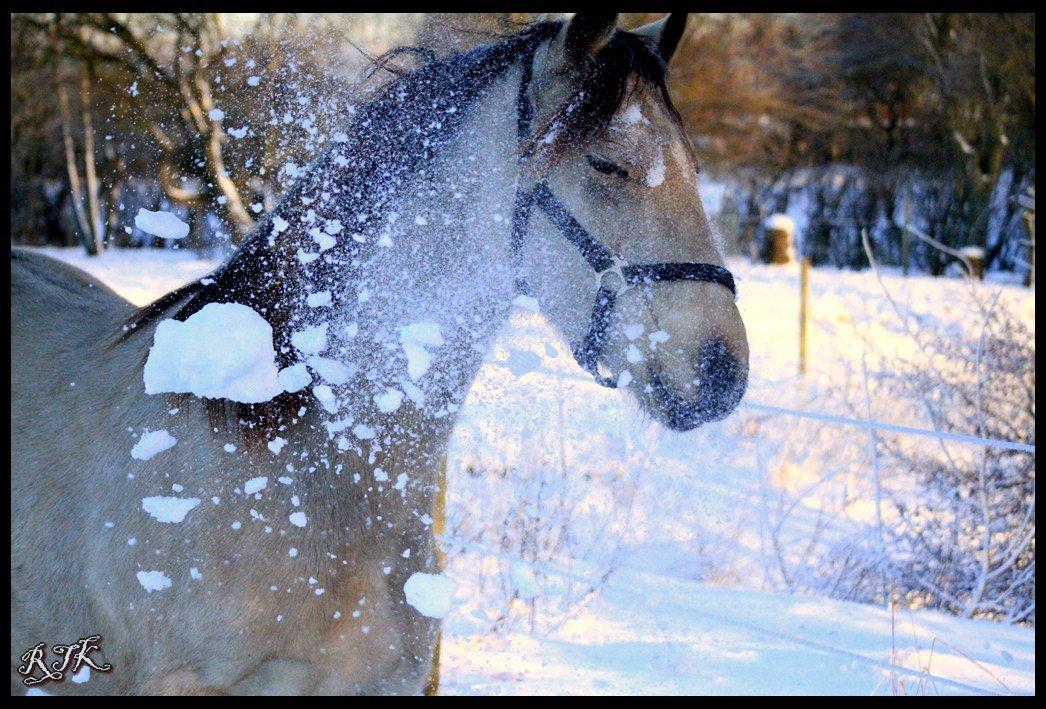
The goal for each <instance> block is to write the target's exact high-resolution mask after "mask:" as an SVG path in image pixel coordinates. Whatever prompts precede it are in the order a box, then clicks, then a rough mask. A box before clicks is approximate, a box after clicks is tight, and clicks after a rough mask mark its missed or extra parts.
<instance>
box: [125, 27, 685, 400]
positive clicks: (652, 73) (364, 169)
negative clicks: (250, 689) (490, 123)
mask: <svg viewBox="0 0 1046 709" xmlns="http://www.w3.org/2000/svg"><path fill="white" fill-rule="evenodd" d="M562 26H563V23H562V22H560V21H553V22H539V23H535V24H532V25H530V26H528V27H527V28H525V29H523V30H522V31H520V32H517V33H515V34H510V35H507V36H505V37H503V38H502V39H501V40H499V41H497V42H495V43H492V44H488V45H483V46H480V47H477V48H475V49H472V50H470V51H467V52H461V53H456V54H452V55H450V56H447V57H445V58H443V59H437V58H436V57H435V54H434V53H433V52H432V51H431V50H428V49H426V48H418V47H407V48H403V47H401V48H399V49H395V50H392V51H391V52H389V53H387V54H385V55H383V56H382V57H379V58H378V59H376V60H375V64H374V67H375V68H377V69H380V68H385V67H387V65H388V60H389V59H391V58H392V57H394V56H397V55H401V54H404V53H408V52H409V53H412V54H413V55H415V56H418V57H421V58H423V59H426V60H427V61H426V62H425V63H423V64H422V65H421V66H419V67H418V68H416V69H413V70H410V71H406V72H402V73H401V72H399V71H395V72H393V73H394V74H396V77H395V78H394V79H392V80H391V81H389V82H388V83H387V84H385V85H384V86H382V87H381V88H380V89H379V90H378V91H377V92H376V93H375V95H374V97H373V98H371V99H370V100H368V101H367V102H366V103H363V104H362V105H360V106H359V107H358V108H357V110H356V112H355V114H354V116H353V117H352V118H351V119H350V120H349V122H348V125H347V126H346V128H345V131H344V135H345V137H346V140H344V141H343V142H331V143H330V144H329V145H328V146H327V147H326V148H325V149H324V151H323V153H322V154H321V155H320V156H319V157H318V158H317V159H316V160H315V162H314V163H313V164H312V165H311V166H310V167H309V168H308V169H307V170H306V171H305V174H304V175H303V177H301V178H300V179H299V180H298V181H297V182H296V183H295V184H294V185H293V186H292V188H291V189H290V190H289V192H288V193H287V194H286V195H285V196H284V197H283V198H282V199H281V200H280V202H279V204H278V205H277V207H276V209H275V210H273V211H272V212H271V213H269V214H268V215H266V216H265V217H264V218H263V219H262V220H261V221H260V222H259V223H258V224H257V225H256V226H255V228H254V230H253V231H252V232H251V233H250V234H249V235H248V236H247V238H246V239H245V240H244V243H243V244H242V246H241V247H240V248H239V250H238V251H237V252H236V253H234V254H233V255H232V257H231V258H230V259H229V260H227V261H226V262H225V263H224V264H222V265H221V266H220V267H218V269H217V270H215V271H214V272H213V273H211V274H209V275H208V276H207V277H204V278H201V279H199V280H197V281H193V282H192V283H189V284H187V285H185V286H183V287H182V288H179V289H178V290H175V291H172V292H171V293H168V294H167V295H165V296H162V297H161V298H159V299H157V300H156V301H155V302H153V303H151V304H149V305H146V306H144V307H142V308H140V309H138V310H137V311H135V312H134V313H133V314H132V315H131V317H130V318H129V319H128V320H127V321H126V322H125V323H124V324H123V327H122V329H121V331H120V332H119V333H117V341H120V340H123V339H126V338H127V337H131V336H133V334H134V333H136V332H140V331H141V330H144V329H148V328H147V326H148V325H149V324H150V323H152V322H154V321H155V320H157V319H159V318H160V317H164V316H166V317H173V318H175V319H177V320H184V319H186V318H188V317H189V316H191V315H192V314H193V313H196V312H197V311H199V310H200V309H201V308H203V307H204V306H205V305H207V304H208V303H241V304H244V305H248V306H250V307H252V308H254V309H255V310H256V311H258V312H259V313H260V314H261V315H262V316H263V317H265V319H266V320H267V321H268V322H269V323H270V325H271V326H272V328H273V333H274V337H275V339H276V342H275V345H276V351H277V352H278V353H279V357H280V360H281V361H280V366H281V367H283V366H288V365H289V364H292V363H293V360H294V350H293V348H292V347H291V343H290V334H291V332H292V331H293V330H294V329H296V328H298V327H300V326H301V324H302V318H303V317H304V315H305V313H304V311H305V310H306V309H305V308H303V301H304V297H303V295H302V294H300V293H294V292H292V291H293V289H292V288H288V287H287V284H289V283H306V282H313V283H323V284H324V286H323V287H324V288H325V289H326V288H329V289H330V290H331V293H332V297H333V299H334V304H335V305H337V304H338V302H339V300H340V299H344V298H346V297H349V291H351V289H350V288H347V287H345V288H340V287H337V286H338V284H344V283H347V282H349V281H350V280H351V279H352V278H353V277H354V275H355V264H356V263H357V262H358V261H359V258H358V257H359V256H360V254H361V252H362V251H363V250H364V249H368V248H373V247H371V246H369V245H368V243H367V242H370V243H373V241H374V239H373V238H365V239H364V240H363V243H360V242H359V241H357V240H355V239H352V238H348V237H349V235H352V234H356V235H362V236H364V237H370V236H372V235H373V234H374V232H376V231H377V230H378V229H379V228H380V227H381V225H382V224H383V222H384V218H385V215H386V213H387V211H388V210H389V208H390V207H391V206H392V205H394V204H395V202H396V198H397V197H398V196H399V195H400V194H401V192H402V190H403V189H404V188H405V187H407V186H408V185H410V184H411V183H412V182H413V181H415V180H418V179H425V178H429V177H431V175H430V171H429V168H430V167H431V165H432V164H433V162H434V160H435V158H436V157H437V156H438V155H439V154H440V151H441V149H442V148H444V147H445V146H446V145H447V144H448V143H450V142H451V140H452V139H453V138H454V137H455V136H456V134H457V130H458V128H459V127H460V126H461V124H462V123H463V121H464V119H465V118H466V117H467V116H468V114H469V110H470V109H471V108H472V106H473V105H474V104H475V102H476V99H477V97H478V96H479V95H480V94H481V93H482V91H483V90H484V89H485V88H487V87H489V86H490V85H491V84H492V83H493V82H494V81H496V80H497V79H498V78H499V77H501V76H503V75H504V74H505V72H506V71H508V70H509V69H510V68H511V67H513V66H515V65H516V64H518V63H520V62H521V61H524V60H525V61H532V60H533V56H534V52H535V51H536V50H537V48H538V47H539V46H540V45H541V44H542V43H544V42H546V41H550V40H552V39H553V38H555V37H556V36H557V35H558V34H559V32H560V30H561V29H562ZM633 77H636V78H639V79H642V80H644V81H646V82H647V83H649V84H652V85H654V86H655V87H658V88H659V89H660V92H661V95H662V98H663V99H664V101H665V104H666V106H668V107H669V109H670V111H671V112H672V114H673V116H675V117H676V118H677V120H678V114H676V113H675V109H674V108H673V107H672V104H671V101H670V100H669V98H668V90H667V88H666V85H665V64H664V60H663V59H662V58H661V56H660V54H659V53H658V50H657V48H656V45H655V44H654V43H653V42H651V41H649V40H647V39H646V38H642V37H640V36H638V35H634V34H630V33H628V32H624V31H617V32H615V33H614V34H613V35H612V37H611V39H610V40H609V41H608V42H607V44H606V45H605V46H604V47H603V48H602V49H601V50H600V51H599V52H598V53H597V54H596V55H595V56H594V57H592V58H589V59H586V60H584V61H583V62H582V63H581V65H580V66H579V68H578V76H577V77H576V80H575V83H576V85H577V87H578V91H577V92H576V94H575V95H574V96H573V97H572V98H571V100H570V101H569V103H570V108H569V109H568V110H567V106H566V104H565V105H564V106H563V107H562V110H560V111H559V112H557V113H556V116H555V121H556V122H557V125H556V132H555V139H554V140H551V141H548V142H549V143H550V145H548V146H547V149H549V150H550V152H551V153H553V154H557V153H561V152H562V151H564V150H566V149H568V148H570V147H573V146H576V145H578V144H583V143H584V142H585V141H587V140H588V139H589V138H590V137H591V136H593V135H595V134H596V133H598V132H599V131H600V130H602V129H603V128H604V127H605V126H606V124H607V123H608V122H609V120H610V118H611V117H612V116H613V115H614V113H615V112H616V111H617V110H618V108H619V107H620V105H621V103H622V101H624V99H625V97H626V93H627V92H628V89H629V86H630V85H633V82H632V81H631V80H632V78H633ZM538 128H539V127H538ZM310 213H311V218H310ZM330 220H337V221H339V222H340V223H341V225H342V227H343V228H344V231H343V232H341V236H340V238H338V240H337V243H336V245H335V246H334V247H333V248H331V249H329V250H327V251H325V252H323V255H322V257H321V258H320V259H319V260H317V261H315V262H314V263H313V264H312V265H311V266H310V269H309V271H310V272H309V273H308V274H306V270H305V266H304V265H303V264H302V263H301V261H300V260H299V259H298V258H297V256H296V254H297V253H298V252H299V250H304V251H313V250H315V246H316V244H315V242H314V241H313V238H312V236H311V235H310V233H309V232H310V229H312V230H313V231H314V230H315V228H316V227H317V226H319V227H322V226H323V225H324V224H325V223H327V222H329V221H330ZM277 225H279V226H280V227H283V229H284V231H282V232H279V230H278V229H277ZM277 232H279V233H277ZM175 307H177V310H175V311H174V312H173V315H167V313H168V312H169V311H171V310H172V309H174V308H175ZM278 398H282V397H278ZM252 408H256V407H252Z"/></svg>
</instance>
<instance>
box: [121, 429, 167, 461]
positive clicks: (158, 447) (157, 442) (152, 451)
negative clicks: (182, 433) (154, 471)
mask: <svg viewBox="0 0 1046 709" xmlns="http://www.w3.org/2000/svg"><path fill="white" fill-rule="evenodd" d="M177 442H178V439H177V438H175V437H174V436H172V435H171V434H169V433H168V432H167V429H165V428H163V429H160V430H159V431H147V432H145V433H143V434H142V437H141V438H139V439H138V442H137V443H135V444H134V446H133V447H132V448H131V457H132V458H134V459H135V460H152V458H153V456H155V455H156V454H157V453H162V452H163V451H165V450H167V449H168V448H171V447H172V446H174V444H175V443H177Z"/></svg>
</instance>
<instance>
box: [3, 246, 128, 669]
mask: <svg viewBox="0 0 1046 709" xmlns="http://www.w3.org/2000/svg"><path fill="white" fill-rule="evenodd" d="M132 310H133V307H132V306H131V304H130V303H128V302H127V301H126V300H124V299H123V298H121V297H120V296H119V295H117V294H116V293H115V292H114V291H112V290H111V289H110V288H109V287H107V286H106V285H104V284H103V283H102V282H101V281H99V280H97V279H96V278H93V277H92V276H90V275H88V274H87V273H85V272H83V271H81V270H79V269H77V268H74V267H72V266H69V265H67V264H65V263H62V262H61V261H58V260H56V259H53V258H49V257H47V256H43V255H41V254H38V253H34V252H32V251H28V250H23V249H12V251H11V546H12V558H11V621H12V650H13V651H14V650H18V651H20V652H24V651H25V650H28V649H29V648H30V647H32V645H33V644H35V643H36V642H39V641H40V640H46V641H50V642H65V641H74V640H76V639H77V638H76V637H66V636H67V635H69V633H71V632H76V631H79V630H84V631H87V632H92V631H91V628H90V627H89V624H88V622H87V618H86V608H85V603H84V601H83V599H82V596H81V594H80V592H81V591H82V584H83V570H82V568H81V567H82V563H83V559H82V558H80V553H78V552H79V550H82V549H84V548H85V537H84V535H85V534H87V533H88V532H87V530H86V528H85V518H86V514H85V512H86V506H87V505H89V504H90V502H89V500H90V494H91V488H90V485H89V484H87V483H88V481H86V480H84V479H83V478H84V477H85V476H89V475H90V473H88V472H86V470H90V469H91V467H92V466H91V465H90V463H91V462H92V459H93V458H94V457H96V456H97V452H96V451H95V450H93V449H95V448H97V447H99V442H98V440H97V439H98V438H99V435H98V431H99V430H103V429H104V426H105V423H104V422H105V420H106V419H107V418H109V411H108V409H107V406H108V405H109V404H110V402H111V401H112V400H113V398H114V397H113V396H112V394H113V390H114V389H115V388H116V387H117V386H118V384H117V383H116V382H115V381H113V380H114V379H116V377H115V376H114V373H115V371H116V370H117V369H119V368H121V367H123V365H124V364H125V360H126V357H125V356H123V353H117V352H115V351H113V349H112V348H111V343H112V342H113V341H114V337H115V335H114V333H116V332H118V331H119V327H120V322H121V320H122V319H124V318H126V317H128V316H129V315H130V313H131V312H132ZM106 381H109V382H111V385H109V386H107V385H106ZM110 387H111V388H110ZM38 635H40V637H37V636H38ZM77 637H79V636H77ZM27 643H28V644H27ZM14 686H15V683H14V682H13V683H12V689H13V688H14Z"/></svg>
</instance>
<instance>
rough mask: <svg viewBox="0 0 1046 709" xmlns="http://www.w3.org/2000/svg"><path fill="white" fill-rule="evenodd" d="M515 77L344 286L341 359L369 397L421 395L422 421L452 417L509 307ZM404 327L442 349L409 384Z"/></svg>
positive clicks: (481, 108)
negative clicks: (346, 340) (362, 377)
mask: <svg viewBox="0 0 1046 709" xmlns="http://www.w3.org/2000/svg"><path fill="white" fill-rule="evenodd" d="M517 74H518V72H516V71H511V72H508V74H507V75H506V77H505V78H504V79H502V80H500V81H498V82H496V84H495V85H494V86H492V87H491V88H490V89H488V90H487V91H486V92H485V93H484V95H483V96H482V97H481V98H479V99H478V100H477V104H476V105H475V106H474V108H473V110H472V116H471V117H470V119H469V120H467V121H466V122H465V124H464V125H462V126H461V128H460V130H459V133H458V136H457V137H456V138H455V140H454V141H453V142H452V143H451V144H449V145H448V146H447V147H446V148H445V149H444V150H443V151H442V154H441V155H440V156H439V157H438V158H437V159H436V160H435V161H434V163H433V165H432V167H431V169H430V170H429V171H428V174H426V175H424V176H423V177H424V179H419V180H418V181H417V183H416V186H415V187H413V188H412V189H409V190H408V191H407V192H406V193H405V194H404V195H403V199H402V200H401V201H400V202H399V203H398V204H397V205H395V206H394V207H392V208H391V209H390V211H389V214H388V216H387V218H386V220H385V223H384V225H383V227H382V228H381V229H380V230H379V233H378V236H379V240H378V245H377V246H376V247H375V248H374V249H373V250H372V251H371V252H370V254H369V255H368V256H367V257H365V258H364V259H363V262H362V263H361V264H360V269H359V271H358V273H359V276H358V278H356V279H354V280H353V282H352V283H350V284H349V285H348V287H349V289H350V290H355V296H356V297H355V298H349V299H348V300H349V301H350V302H351V303H352V305H351V306H350V307H347V308H346V310H345V312H344V314H343V316H344V319H345V323H346V325H348V326H349V327H350V328H355V329H358V334H357V335H356V338H355V340H354V342H353V346H351V347H350V348H348V349H347V350H346V356H347V357H348V358H349V359H350V360H351V363H352V364H353V365H355V366H359V367H361V369H362V370H363V371H365V372H367V373H368V374H367V377H366V381H367V382H368V383H369V384H371V385H373V388H375V389H378V390H380V391H383V390H384V388H385V387H386V386H389V385H393V384H394V383H396V382H401V383H403V382H406V384H405V386H407V387H409V386H410V385H411V384H413V385H415V386H420V387H421V388H422V389H423V390H424V393H425V395H426V396H425V405H424V410H425V411H428V412H430V413H435V414H439V415H445V413H446V410H447V407H448V406H450V409H451V411H453V410H454V409H456V404H457V403H459V402H460V400H461V399H462V398H463V397H464V394H465V392H466V391H467V389H468V386H469V385H470V384H471V382H472V379H473V378H474V376H475V374H476V371H477V369H478V367H479V364H480V362H481V359H482V356H483V355H484V354H485V353H486V351H487V349H488V348H489V344H490V341H491V339H492V338H493V335H494V334H495V332H496V331H497V329H498V327H499V326H500V325H501V324H502V322H503V321H504V319H505V317H506V315H507V312H508V309H509V303H510V301H511V299H512V295H513V293H512V288H513V285H512V284H513V280H512V261H511V253H510V246H509V234H510V229H511V218H512V208H513V200H514V196H515V180H516V175H517V172H518V170H517V166H516V164H515V160H514V155H515V147H516V144H515V112H514V104H513V102H512V101H511V100H507V99H506V96H513V95H514V92H513V91H511V90H507V86H508V85H511V86H514V85H515V83H514V82H518V76H517ZM361 301H362V302H361ZM412 324H413V325H417V326H418V327H422V328H423V329H426V330H427V331H428V332H430V333H431V332H434V331H435V330H436V329H437V328H438V331H439V334H440V336H441V337H442V339H443V344H442V345H438V346H427V347H426V349H428V351H429V352H430V353H431V355H432V361H431V365H430V366H429V367H428V370H427V371H426V372H425V373H424V374H423V375H421V376H418V377H416V378H415V377H413V376H411V374H410V372H409V371H407V359H406V353H405V351H404V350H405V347H404V342H403V337H402V332H403V328H404V327H408V326H411V325H412ZM418 324H423V325H418ZM433 326H435V327H433ZM408 332H409V331H408ZM415 364H416V368H415V370H414V374H417V372H418V368H417V367H419V366H420V363H415ZM364 386H365V387H366V385H364ZM361 403H364V404H366V403H367V402H361Z"/></svg>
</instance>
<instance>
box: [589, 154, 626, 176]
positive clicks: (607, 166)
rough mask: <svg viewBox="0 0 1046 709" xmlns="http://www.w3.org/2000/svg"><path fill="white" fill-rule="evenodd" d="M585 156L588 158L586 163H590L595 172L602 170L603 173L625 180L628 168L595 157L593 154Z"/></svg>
mask: <svg viewBox="0 0 1046 709" xmlns="http://www.w3.org/2000/svg"><path fill="white" fill-rule="evenodd" d="M585 158H587V159H588V164H589V165H591V166H592V169H593V170H595V171H596V172H602V173H603V174H604V175H614V176H615V177H623V178H625V179H626V180H627V179H628V170H626V169H625V168H623V167H621V166H620V165H615V164H614V163H612V162H610V161H609V160H604V159H603V158H597V157H596V156H595V155H586V156H585Z"/></svg>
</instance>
